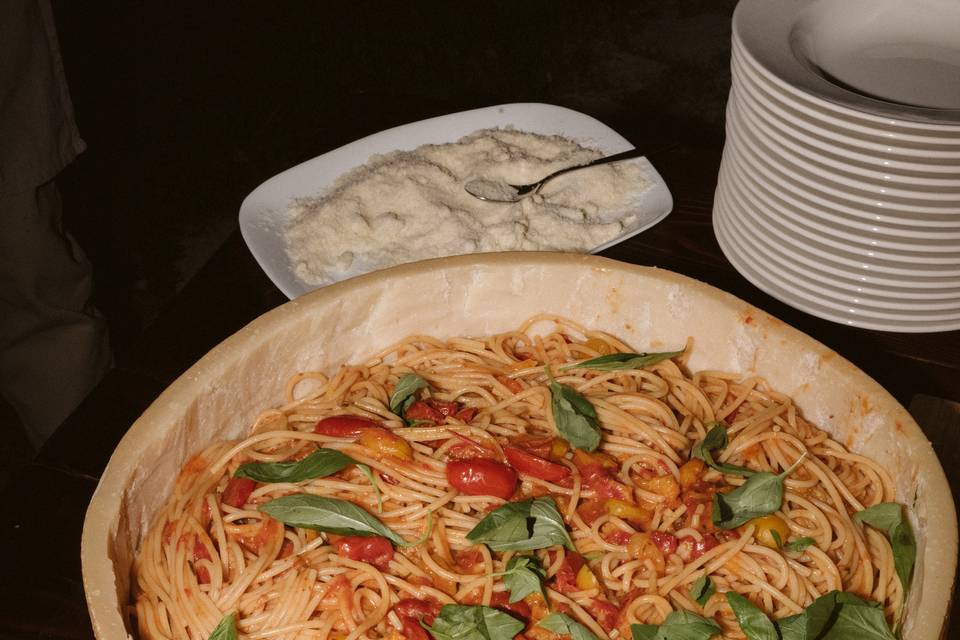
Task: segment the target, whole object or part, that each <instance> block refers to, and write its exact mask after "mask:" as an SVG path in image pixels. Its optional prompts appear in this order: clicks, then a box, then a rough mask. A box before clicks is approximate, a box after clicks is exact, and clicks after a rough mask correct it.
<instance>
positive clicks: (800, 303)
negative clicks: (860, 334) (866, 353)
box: [713, 216, 960, 333]
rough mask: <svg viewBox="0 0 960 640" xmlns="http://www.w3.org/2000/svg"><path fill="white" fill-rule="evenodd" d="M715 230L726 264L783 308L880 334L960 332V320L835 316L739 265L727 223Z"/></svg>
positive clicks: (716, 223)
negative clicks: (727, 230)
mask: <svg viewBox="0 0 960 640" xmlns="http://www.w3.org/2000/svg"><path fill="white" fill-rule="evenodd" d="M713 221H714V222H713V227H714V235H715V236H716V238H717V242H718V244H719V245H720V249H721V251H723V254H724V255H725V256H726V258H727V260H729V261H730V263H731V264H733V266H734V268H736V269H737V271H738V272H739V273H740V275H742V276H743V277H744V278H745V279H746V280H747V281H749V282H750V283H751V284H753V285H754V286H755V287H757V288H758V289H760V290H761V291H764V292H766V293H768V294H769V295H771V296H772V297H774V298H776V299H777V300H780V301H781V302H783V303H784V304H787V305H789V306H791V307H793V308H795V309H799V310H800V311H803V312H804V313H808V314H810V315H812V316H815V317H817V318H823V319H824V320H830V321H831V322H836V323H838V324H843V325H847V326H851V327H859V328H862V329H874V330H877V331H893V332H903V333H931V332H941V331H954V330H956V329H960V319H957V320H955V321H952V322H946V323H943V322H938V321H919V322H915V323H913V322H909V321H899V322H897V321H893V322H891V321H885V320H880V319H873V318H869V317H863V316H858V315H856V314H852V315H851V314H847V315H844V314H838V313H835V312H833V311H832V310H830V309H827V308H824V307H822V306H820V305H817V304H813V303H808V302H807V301H806V300H803V299H798V298H797V297H795V296H793V295H791V294H790V293H789V292H787V291H784V290H782V289H780V288H779V287H777V286H776V285H773V284H772V283H769V282H768V281H765V280H764V279H763V277H762V276H760V275H759V274H757V273H754V272H753V271H752V270H751V269H750V267H748V266H746V265H744V264H742V263H740V260H739V259H738V256H737V252H736V251H733V250H731V247H730V243H731V240H730V239H729V238H727V237H726V234H725V230H724V229H723V228H722V226H723V224H724V222H723V219H722V218H720V217H718V216H714V217H713Z"/></svg>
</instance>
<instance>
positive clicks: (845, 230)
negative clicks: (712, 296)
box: [728, 163, 960, 253]
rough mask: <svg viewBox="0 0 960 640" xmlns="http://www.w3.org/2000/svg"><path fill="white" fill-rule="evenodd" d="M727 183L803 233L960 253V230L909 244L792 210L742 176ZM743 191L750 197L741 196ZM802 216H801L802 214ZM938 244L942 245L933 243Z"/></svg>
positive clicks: (735, 168)
mask: <svg viewBox="0 0 960 640" xmlns="http://www.w3.org/2000/svg"><path fill="white" fill-rule="evenodd" d="M728 166H729V167H730V170H731V171H733V172H734V173H735V174H739V173H740V171H741V170H740V167H739V165H734V164H733V163H729V165H728ZM728 179H729V180H730V181H731V182H733V183H735V184H737V185H739V188H738V189H737V191H738V192H741V193H742V195H743V197H745V198H748V199H749V200H750V201H751V202H753V203H754V204H757V205H758V206H761V205H762V207H763V208H764V209H765V210H766V211H767V212H768V214H769V213H773V214H775V215H777V216H778V217H779V216H784V217H786V218H789V219H790V220H793V221H794V222H796V223H797V224H798V225H800V226H802V227H804V228H805V229H812V230H813V232H814V233H820V234H825V235H828V236H832V237H834V238H837V239H838V240H844V241H847V242H851V243H854V244H856V245H858V246H861V247H864V248H878V247H879V248H882V249H887V250H891V251H917V252H931V253H943V252H954V253H956V252H960V230H958V231H956V232H950V233H949V235H946V234H945V235H943V236H934V237H932V238H923V240H928V241H930V242H927V243H916V242H908V241H907V240H910V238H909V237H907V236H905V235H897V234H896V233H884V232H882V231H873V230H871V229H869V228H862V229H858V228H854V227H850V226H848V225H847V221H846V220H839V219H829V218H826V217H824V216H821V215H819V213H817V212H815V211H806V210H800V211H798V210H797V209H800V208H799V207H791V206H789V203H787V202H782V201H778V196H776V195H775V194H774V193H773V191H774V189H772V188H768V187H766V186H765V185H762V184H761V183H759V182H753V181H748V180H746V179H745V178H744V176H742V175H735V176H728ZM744 190H746V191H749V194H747V193H743V192H744ZM801 212H802V213H801ZM937 240H941V242H936V241H937Z"/></svg>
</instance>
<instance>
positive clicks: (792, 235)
mask: <svg viewBox="0 0 960 640" xmlns="http://www.w3.org/2000/svg"><path fill="white" fill-rule="evenodd" d="M739 204H740V206H745V205H744V203H743V202H741V203H739ZM741 213H742V214H743V215H745V216H749V217H750V219H751V220H753V221H754V222H755V223H757V224H759V225H761V226H762V227H764V229H765V230H766V231H767V233H771V234H773V235H775V236H777V237H780V238H782V239H783V240H784V243H785V244H786V245H788V246H792V247H802V248H803V249H805V250H807V251H808V252H810V253H812V254H814V255H817V256H819V257H820V258H823V259H827V260H832V261H834V262H836V263H839V264H845V265H848V266H850V267H853V268H854V269H858V268H859V269H863V270H864V271H868V272H874V271H878V272H881V273H892V274H899V275H907V276H911V275H912V276H923V275H927V276H933V277H948V278H952V277H955V276H960V265H956V266H957V268H956V269H955V270H953V271H950V270H948V269H943V268H942V267H944V266H947V267H953V266H954V265H955V263H953V262H944V263H926V266H925V268H924V269H922V270H919V269H909V268H908V265H911V264H916V262H914V261H913V260H910V259H908V260H896V259H893V260H887V259H882V258H881V259H878V258H871V257H869V256H866V257H865V256H862V255H857V254H854V253H850V252H848V251H846V250H844V249H843V248H842V247H841V248H834V247H830V246H825V245H823V244H822V243H820V242H819V241H818V240H817V239H816V238H812V237H809V236H803V235H800V234H797V233H796V232H794V231H791V230H789V229H785V228H783V227H782V226H780V225H778V224H777V223H776V221H773V220H769V219H768V218H766V217H764V216H762V215H759V214H755V213H753V212H751V211H750V210H749V209H746V208H745V209H744V210H743V211H742V212H741ZM844 254H846V255H844ZM847 256H850V257H847ZM868 260H870V261H871V262H870V264H869V266H867V267H865V263H867V262H868ZM901 265H902V266H901Z"/></svg>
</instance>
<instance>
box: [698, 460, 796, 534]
mask: <svg viewBox="0 0 960 640" xmlns="http://www.w3.org/2000/svg"><path fill="white" fill-rule="evenodd" d="M805 456H806V454H804V455H803V456H800V457H799V458H798V459H797V461H796V462H794V463H793V464H792V465H791V466H790V468H789V469H787V470H786V471H784V472H783V473H781V474H780V475H773V474H772V473H767V472H766V471H760V472H758V473H755V474H753V475H752V476H750V477H749V478H747V481H746V482H744V483H743V484H742V485H740V486H739V487H737V488H736V489H734V490H733V491H731V492H730V493H715V494H713V513H711V514H710V519H711V520H712V521H713V524H715V525H716V526H718V527H720V528H721V529H736V528H737V527H739V526H740V525H742V524H744V523H745V522H747V521H749V520H753V519H754V518H759V517H761V516H766V515H770V514H771V513H773V512H774V511H776V510H777V509H779V508H780V506H781V505H782V504H783V481H784V479H785V478H786V477H787V476H788V475H790V474H791V473H793V470H794V469H796V468H797V467H798V466H799V465H800V464H801V463H802V462H803V459H804V457H805Z"/></svg>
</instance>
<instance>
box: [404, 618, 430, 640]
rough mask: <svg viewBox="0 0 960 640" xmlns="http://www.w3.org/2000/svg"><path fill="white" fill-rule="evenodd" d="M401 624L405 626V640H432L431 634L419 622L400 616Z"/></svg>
mask: <svg viewBox="0 0 960 640" xmlns="http://www.w3.org/2000/svg"><path fill="white" fill-rule="evenodd" d="M400 624H401V625H402V626H403V640H430V634H428V633H427V630H426V629H424V628H423V627H421V626H420V623H419V622H418V621H417V620H415V619H413V618H410V617H408V616H400Z"/></svg>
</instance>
